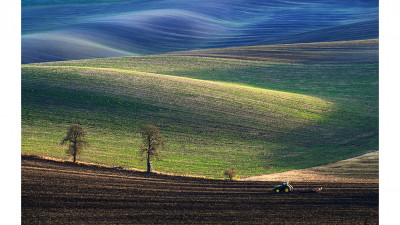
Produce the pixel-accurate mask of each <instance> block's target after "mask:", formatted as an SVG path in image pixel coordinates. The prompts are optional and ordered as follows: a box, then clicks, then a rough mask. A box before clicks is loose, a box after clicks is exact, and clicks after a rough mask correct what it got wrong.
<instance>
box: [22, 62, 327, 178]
mask: <svg viewBox="0 0 400 225" xmlns="http://www.w3.org/2000/svg"><path fill="white" fill-rule="evenodd" d="M161 90H162V91H161ZM333 109H334V104H332V103H330V102H327V101H325V100H322V99H319V98H315V97H310V96H305V95H300V94H292V93H285V92H280V91H271V90H265V89H261V88H253V87H248V86H244V85H238V84H231V83H227V82H212V81H203V80H196V79H190V78H184V77H175V76H166V75H160V74H152V73H144V72H135V71H127V70H117V69H104V68H102V69H100V68H87V67H85V68H83V67H58V66H55V67H47V66H43V67H40V66H23V67H22V152H23V153H38V154H43V155H45V156H53V157H59V158H63V159H68V157H67V156H66V155H65V154H64V151H63V148H62V147H60V146H59V142H60V140H61V139H62V137H63V135H64V133H65V132H66V130H67V127H68V126H69V125H70V124H71V123H73V122H80V123H82V124H83V125H84V127H85V128H86V129H87V130H88V137H89V142H90V143H91V147H90V148H88V149H87V150H86V151H85V153H84V154H83V155H82V156H80V157H78V160H82V161H87V162H94V163H100V164H107V165H111V166H123V167H134V168H139V169H143V168H144V165H145V163H144V161H141V160H140V158H142V157H141V156H140V155H139V154H138V149H139V145H140V137H139V134H138V131H139V130H138V127H139V125H140V124H144V123H152V124H155V125H157V126H158V127H160V129H161V130H162V132H163V133H164V135H165V136H166V137H167V139H168V141H169V143H168V146H167V147H168V150H167V151H165V152H164V154H163V157H162V159H161V160H158V161H156V162H155V167H156V170H159V171H164V172H170V173H174V174H178V175H185V174H192V175H200V176H207V177H212V178H217V177H222V173H223V169H225V168H227V167H230V166H235V167H236V168H237V170H238V173H239V176H246V175H254V174H263V173H268V172H273V171H281V170H285V169H290V167H289V168H288V167H285V166H282V165H279V164H278V163H279V159H280V158H281V157H282V155H286V154H291V153H290V150H289V149H290V147H291V146H296V145H297V143H298V142H299V139H303V138H304V135H309V134H314V135H317V136H318V135H319V131H321V129H322V127H320V126H319V124H320V123H324V121H326V120H329V114H330V112H331V111H332V110H333ZM314 137H316V136H314ZM300 148H303V147H301V146H300ZM282 150H285V152H284V153H282V152H281V151H282ZM295 150H296V152H297V154H298V155H296V156H294V158H297V159H300V161H301V159H302V158H303V162H300V163H299V165H300V166H304V162H305V161H304V156H306V155H309V154H310V151H308V150H306V149H304V150H305V151H304V152H303V153H299V152H298V151H297V150H298V149H295ZM312 150H313V151H315V148H314V149H312ZM325 153H326V152H325ZM314 157H316V158H318V157H319V154H316V155H315V156H314ZM310 158H312V157H310ZM307 161H308V160H307ZM315 161H316V160H314V161H313V162H311V165H313V164H315V163H316V162H315ZM277 162H278V163H277ZM307 165H308V164H307Z"/></svg>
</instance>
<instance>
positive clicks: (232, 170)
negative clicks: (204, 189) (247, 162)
mask: <svg viewBox="0 0 400 225" xmlns="http://www.w3.org/2000/svg"><path fill="white" fill-rule="evenodd" d="M224 175H225V176H228V177H229V180H232V179H233V178H234V177H235V176H236V169H235V167H231V168H228V169H226V170H225V172H224Z"/></svg>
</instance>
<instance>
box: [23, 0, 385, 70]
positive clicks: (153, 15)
mask: <svg viewBox="0 0 400 225" xmlns="http://www.w3.org/2000/svg"><path fill="white" fill-rule="evenodd" d="M37 3H38V4H34V3H33V2H31V3H29V2H23V4H22V63H23V64H26V63H34V62H47V61H62V60H72V59H84V58H100V57H114V56H132V55H143V54H159V53H165V52H171V51H184V50H193V49H207V48H218V47H219V48H220V47H234V46H248V45H256V44H257V43H258V42H259V41H268V43H267V42H265V43H264V44H270V43H274V44H275V43H293V42H316V41H332V40H354V39H367V38H378V23H377V20H378V1H323V0H314V1H311V2H307V3H304V1H300V0H295V1H284V0H272V1H250V0H239V1H227V0H218V1H215V0H206V1H174V0H151V1H100V0H99V1H86V0H79V1H75V0H71V1H68V0H63V1H39V2H37ZM61 3H62V4H61ZM67 3H68V4H67ZM371 21H372V22H371ZM332 27H336V28H332ZM305 32H310V33H305ZM291 35H294V36H291ZM281 39H282V41H280V40H281ZM258 44H259V43H258Z"/></svg>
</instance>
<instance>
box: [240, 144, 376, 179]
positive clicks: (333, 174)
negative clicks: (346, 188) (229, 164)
mask: <svg viewBox="0 0 400 225" xmlns="http://www.w3.org/2000/svg"><path fill="white" fill-rule="evenodd" d="M241 180H243V181H283V180H289V181H294V182H334V183H342V182H348V183H379V150H378V151H373V152H369V153H366V154H364V155H361V156H357V157H353V158H349V159H345V160H341V161H338V162H335V163H329V164H326V165H322V166H317V167H311V168H308V169H301V170H291V171H286V172H280V173H272V174H267V175H261V176H252V177H246V178H243V179H241Z"/></svg>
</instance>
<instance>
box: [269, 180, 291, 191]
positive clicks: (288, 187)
mask: <svg viewBox="0 0 400 225" xmlns="http://www.w3.org/2000/svg"><path fill="white" fill-rule="evenodd" d="M272 190H273V191H274V192H276V193H289V192H292V191H293V186H292V185H290V184H289V181H283V183H282V184H281V185H278V186H275V187H274V189H272Z"/></svg>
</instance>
